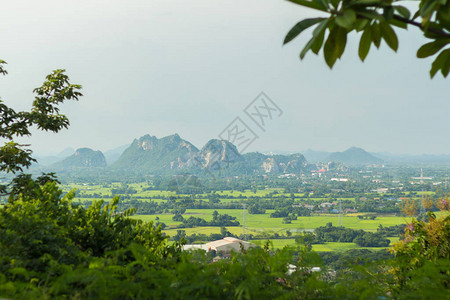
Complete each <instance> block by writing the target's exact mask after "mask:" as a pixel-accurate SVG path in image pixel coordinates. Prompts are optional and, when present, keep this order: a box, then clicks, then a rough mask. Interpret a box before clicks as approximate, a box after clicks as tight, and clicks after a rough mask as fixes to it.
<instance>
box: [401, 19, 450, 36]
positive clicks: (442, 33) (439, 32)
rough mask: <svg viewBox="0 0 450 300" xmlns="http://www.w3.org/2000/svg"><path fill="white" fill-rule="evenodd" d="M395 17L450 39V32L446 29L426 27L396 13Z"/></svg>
mask: <svg viewBox="0 0 450 300" xmlns="http://www.w3.org/2000/svg"><path fill="white" fill-rule="evenodd" d="M394 19H396V20H398V21H400V22H403V23H407V24H410V25H413V26H416V27H418V28H420V30H422V31H424V32H431V33H434V34H437V35H440V36H442V37H445V38H449V39H450V34H449V33H447V32H445V31H444V30H441V29H437V28H426V29H425V28H424V27H423V25H422V24H421V23H419V22H416V21H413V20H410V19H407V18H404V17H402V16H399V15H394Z"/></svg>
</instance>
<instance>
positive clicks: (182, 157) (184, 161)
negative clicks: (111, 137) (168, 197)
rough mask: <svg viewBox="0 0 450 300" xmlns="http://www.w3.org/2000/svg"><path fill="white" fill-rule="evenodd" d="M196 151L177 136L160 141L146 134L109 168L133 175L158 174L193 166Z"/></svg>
mask: <svg viewBox="0 0 450 300" xmlns="http://www.w3.org/2000/svg"><path fill="white" fill-rule="evenodd" d="M198 151H199V150H198V149H197V148H196V147H195V146H194V145H192V144H191V143H190V142H188V141H185V140H183V139H182V138H181V137H180V136H179V135H178V134H174V135H170V136H166V137H163V138H161V139H158V138H157V137H155V136H150V135H148V134H147V135H145V136H143V137H141V138H139V139H135V140H134V141H133V143H132V144H131V145H130V146H129V147H128V148H127V149H126V150H125V151H124V152H123V153H122V155H121V156H120V157H119V159H118V160H117V161H116V162H115V163H113V164H112V165H111V168H112V169H115V170H126V171H131V172H133V173H142V174H160V173H165V172H168V171H171V170H172V171H173V170H177V169H181V168H183V167H187V166H193V164H194V162H193V157H194V155H195V154H197V153H198Z"/></svg>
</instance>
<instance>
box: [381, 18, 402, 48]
mask: <svg viewBox="0 0 450 300" xmlns="http://www.w3.org/2000/svg"><path fill="white" fill-rule="evenodd" d="M380 29H381V35H382V36H383V39H384V40H385V41H386V44H388V46H389V47H390V48H391V49H392V50H394V51H395V52H397V49H398V38H397V35H396V34H395V31H394V29H392V27H391V26H389V24H388V23H387V22H381V23H380Z"/></svg>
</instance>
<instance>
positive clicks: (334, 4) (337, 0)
mask: <svg viewBox="0 0 450 300" xmlns="http://www.w3.org/2000/svg"><path fill="white" fill-rule="evenodd" d="M330 2H331V5H333V7H334V8H335V9H337V8H338V6H339V2H340V1H339V0H330Z"/></svg>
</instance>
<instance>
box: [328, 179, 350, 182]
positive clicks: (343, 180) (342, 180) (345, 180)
mask: <svg viewBox="0 0 450 300" xmlns="http://www.w3.org/2000/svg"><path fill="white" fill-rule="evenodd" d="M331 181H339V182H347V181H348V178H331Z"/></svg>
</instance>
